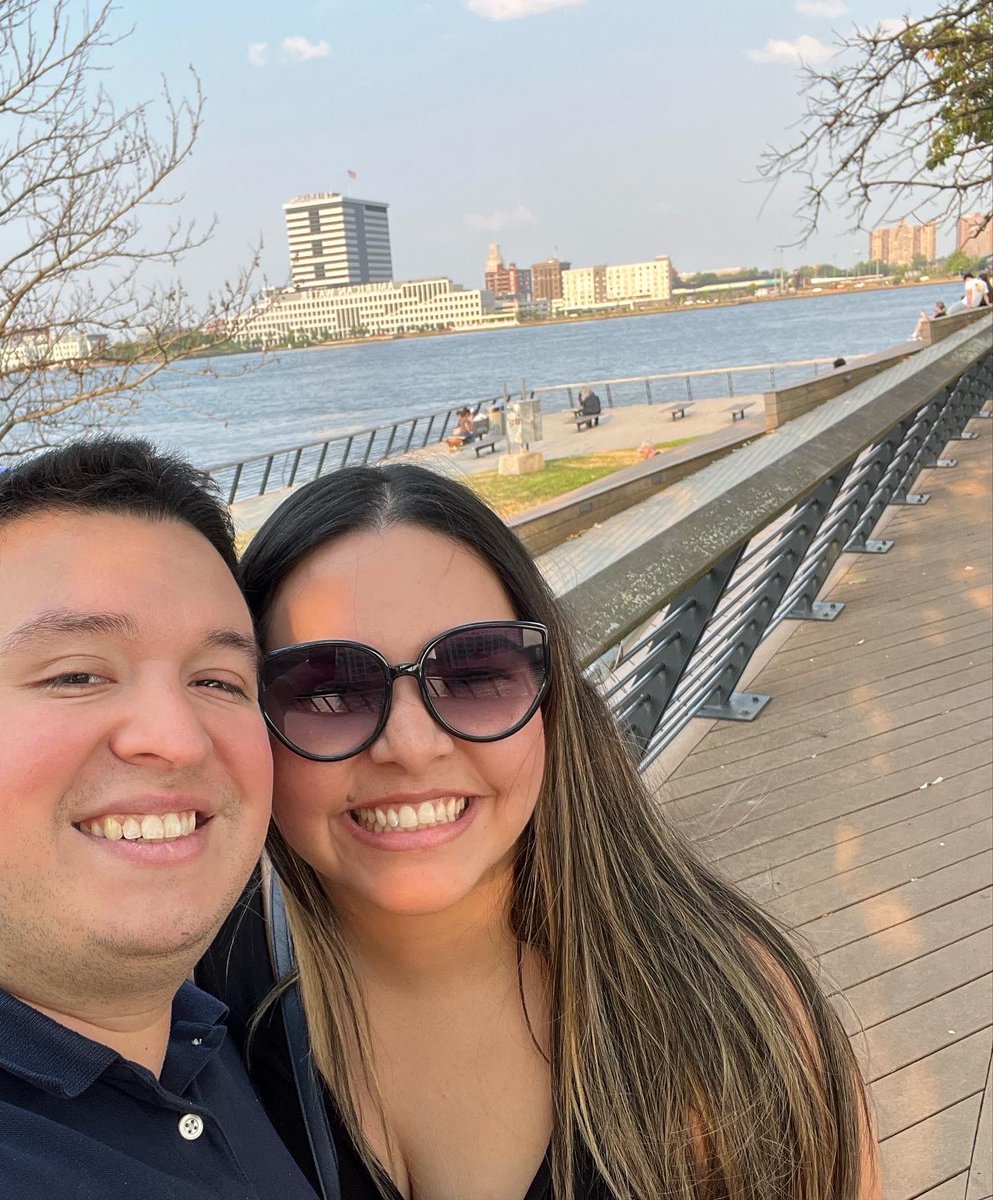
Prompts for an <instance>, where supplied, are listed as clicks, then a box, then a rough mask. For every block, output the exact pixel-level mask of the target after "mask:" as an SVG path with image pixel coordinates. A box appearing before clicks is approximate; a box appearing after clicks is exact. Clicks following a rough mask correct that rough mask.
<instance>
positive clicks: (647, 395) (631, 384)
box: [207, 358, 832, 504]
mask: <svg viewBox="0 0 993 1200" xmlns="http://www.w3.org/2000/svg"><path fill="white" fill-rule="evenodd" d="M831 362H832V360H831V359H828V358H806V359H796V360H793V361H791V362H785V363H753V364H748V365H745V366H733V367H708V368H705V369H701V370H696V371H673V372H665V373H661V374H655V375H636V376H626V377H619V378H616V379H587V380H583V382H582V383H562V384H551V385H547V386H544V387H535V388H533V389H529V388H528V386H527V384H526V382H524V381H522V383H521V391H520V393H516V392H515V393H514V394H515V395H517V394H522V395H527V394H530V392H531V391H533V392H534V395H535V396H540V397H541V399H542V407H543V409H544V410H545V411H546V412H559V411H565V409H567V408H572V407H574V405H575V398H574V392H576V391H577V390H578V388H580V387H584V386H587V387H592V388H594V389H595V390H596V389H599V390H600V391H602V392H603V393H604V401H605V403H606V406H607V407H608V408H613V407H614V406H615V405H624V404H644V403H646V402H647V403H649V404H653V403H654V404H665V403H674V402H676V401H681V400H694V399H700V400H702V399H719V398H721V397H723V396H734V395H735V379H736V377H738V376H741V377H742V378H743V379H744V380H746V381H747V384H748V385H751V387H752V390H755V389H756V388H758V387H759V383H760V380H761V379H762V376H763V374H764V375H765V376H767V378H768V381H769V387H770V388H772V389H774V388H776V387H777V386H783V385H784V384H786V383H796V382H799V381H800V380H801V379H806V378H809V376H810V374H811V373H813V374H814V375H816V374H817V373H818V372H819V370H820V369H821V368H822V367H824V366H825V365H826V364H830V363H831ZM694 381H696V389H695V391H694ZM763 382H764V380H763ZM740 386H741V385H740V382H739V392H740ZM510 398H511V397H510V396H509V395H508V393H507V391H506V389H504V392H503V394H502V395H500V396H494V397H492V398H490V399H485V400H473V401H468V400H466V401H460V402H459V403H457V404H453V405H452V406H451V407H449V408H447V409H440V410H437V411H434V412H428V413H421V414H418V415H417V416H413V417H403V418H401V419H399V420H396V421H391V422H388V423H386V424H383V425H375V426H370V427H368V428H363V429H357V430H352V431H351V432H349V433H343V434H336V435H335V436H334V437H330V438H319V439H315V440H313V441H309V442H303V443H298V444H295V445H292V446H283V447H280V448H279V449H276V450H270V451H268V452H266V453H262V454H252V455H248V456H246V457H245V458H240V459H235V460H233V461H231V462H223V463H215V464H213V465H211V466H208V467H207V471H208V472H209V474H210V475H211V476H212V477H213V478H214V479H215V481H216V482H217V483H218V485H219V486H220V489H221V492H222V494H223V495H224V496H225V498H226V500H227V502H228V504H234V503H235V502H236V501H238V500H245V499H248V498H249V497H253V496H264V495H266V494H267V493H268V492H274V491H281V490H283V489H285V488H290V487H293V486H294V485H296V484H298V483H305V482H308V481H309V480H311V479H318V478H320V476H321V475H326V474H328V472H330V471H336V470H338V469H340V468H341V467H344V466H365V465H367V464H369V463H376V462H381V461H382V460H383V459H386V458H390V457H391V456H393V455H399V454H406V453H408V452H410V451H411V450H417V449H422V448H423V447H425V446H427V445H429V444H433V443H434V444H436V443H440V442H442V441H443V440H444V439H445V437H446V436H447V435H448V434H449V433H450V432H451V430H452V429H453V428H454V426H455V424H456V422H457V416H458V411H459V409H460V408H462V407H464V406H465V405H467V404H468V405H470V407H478V408H479V409H480V411H483V410H485V409H486V408H488V407H490V406H492V405H499V404H503V403H505V402H506V400H508V399H510Z"/></svg>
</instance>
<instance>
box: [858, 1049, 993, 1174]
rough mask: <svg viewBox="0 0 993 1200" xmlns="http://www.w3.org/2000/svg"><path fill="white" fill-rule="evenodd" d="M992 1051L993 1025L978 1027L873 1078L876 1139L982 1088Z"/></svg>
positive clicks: (899, 1131)
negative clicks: (920, 1057)
mask: <svg viewBox="0 0 993 1200" xmlns="http://www.w3.org/2000/svg"><path fill="white" fill-rule="evenodd" d="M991 1052H993V1029H991V1028H986V1029H981V1030H979V1032H978V1033H973V1034H970V1035H969V1036H968V1037H964V1038H961V1039H960V1040H959V1041H957V1042H953V1043H952V1044H951V1045H950V1046H946V1047H945V1048H944V1049H943V1050H939V1051H938V1052H937V1053H936V1054H932V1055H929V1056H928V1057H927V1058H922V1059H919V1060H918V1061H917V1062H915V1063H911V1064H910V1065H909V1066H907V1067H904V1068H903V1069H902V1070H900V1071H894V1072H893V1074H892V1075H887V1076H886V1078H885V1079H879V1080H877V1081H876V1083H875V1084H874V1085H873V1088H872V1098H873V1102H874V1104H875V1107H876V1123H877V1127H878V1131H879V1137H880V1140H882V1141H885V1140H886V1139H887V1138H891V1137H893V1136H895V1135H896V1134H898V1133H902V1132H903V1131H904V1130H905V1129H910V1128H911V1127H912V1126H914V1125H919V1124H920V1123H921V1121H926V1120H927V1119H928V1118H929V1117H933V1116H934V1115H935V1114H936V1113H940V1112H944V1111H945V1109H947V1108H951V1106H952V1105H953V1104H958V1102H959V1101H960V1100H964V1099H967V1098H968V1097H969V1096H975V1095H977V1094H978V1093H980V1092H981V1091H982V1090H983V1087H984V1085H985V1083H986V1077H987V1074H988V1069H989V1067H988V1065H989V1059H990V1053H991ZM966 1165H968V1161H967V1163H966Z"/></svg>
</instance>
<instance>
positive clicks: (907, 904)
mask: <svg viewBox="0 0 993 1200" xmlns="http://www.w3.org/2000/svg"><path fill="white" fill-rule="evenodd" d="M991 875H993V854H990V853H989V852H988V851H987V852H985V853H982V854H976V855H973V856H972V857H971V858H967V859H964V860H962V861H961V862H957V863H952V864H951V865H950V866H948V867H944V868H943V869H942V870H940V871H935V872H934V873H933V874H931V875H927V876H925V877H924V878H923V879H915V880H913V881H911V882H909V883H905V884H904V885H903V886H902V887H898V888H892V889H891V890H890V891H888V892H883V893H882V894H881V895H879V896H873V897H871V898H870V899H868V900H865V901H863V902H862V903H861V904H850V905H848V906H847V907H845V908H843V909H841V910H839V911H837V912H831V913H825V914H824V916H822V917H817V918H816V919H815V920H813V921H807V922H805V923H804V924H803V925H800V926H798V929H799V932H800V934H801V935H802V936H803V937H804V938H806V940H807V941H808V942H809V943H810V945H811V946H812V947H813V948H814V950H815V952H817V953H823V952H824V951H825V950H834V949H836V948H837V947H838V946H844V945H847V944H848V943H849V942H854V941H856V940H858V939H860V938H864V937H865V936H866V935H867V934H871V933H878V932H880V930H883V929H889V928H890V927H891V926H893V925H900V924H902V923H903V922H904V921H907V920H908V919H909V918H911V917H915V916H919V915H920V914H921V913H926V912H930V911H931V910H932V909H935V908H940V907H941V906H942V905H944V904H947V903H948V902H949V901H951V900H958V899H960V898H961V897H962V896H968V895H971V893H973V892H979V891H982V890H983V889H984V888H987V887H989V881H990V877H991Z"/></svg>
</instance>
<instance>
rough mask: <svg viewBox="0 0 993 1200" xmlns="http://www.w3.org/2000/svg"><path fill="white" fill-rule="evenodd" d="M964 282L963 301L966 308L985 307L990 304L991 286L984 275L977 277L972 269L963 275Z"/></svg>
mask: <svg viewBox="0 0 993 1200" xmlns="http://www.w3.org/2000/svg"><path fill="white" fill-rule="evenodd" d="M962 282H963V283H964V284H965V294H964V295H963V297H962V303H963V304H964V305H965V307H966V308H984V307H985V306H986V305H988V304H989V299H990V288H989V284H988V283H987V282H986V281H985V280H984V279H983V278H982V276H980V277H979V278H978V279H977V278H976V277H975V275H973V273H972V272H971V271H966V272H964V273H963V275H962Z"/></svg>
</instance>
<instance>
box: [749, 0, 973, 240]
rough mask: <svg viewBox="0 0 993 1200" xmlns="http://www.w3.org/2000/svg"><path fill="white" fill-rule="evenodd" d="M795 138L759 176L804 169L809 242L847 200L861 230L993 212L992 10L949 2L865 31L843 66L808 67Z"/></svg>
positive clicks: (853, 41)
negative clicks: (912, 220)
mask: <svg viewBox="0 0 993 1200" xmlns="http://www.w3.org/2000/svg"><path fill="white" fill-rule="evenodd" d="M802 74H803V79H804V83H803V88H802V94H803V96H804V97H805V100H806V106H805V111H804V114H803V116H802V117H801V118H800V120H799V121H798V123H797V125H796V127H795V128H796V131H797V133H796V137H795V138H794V140H793V141H792V143H791V144H789V145H786V146H785V147H782V148H776V147H774V146H771V147H769V149H768V150H767V151H766V153H765V154H764V155H763V158H762V161H761V164H760V166H759V171H760V173H761V175H762V176H763V177H764V178H766V179H767V180H769V181H770V182H771V183H773V184H776V183H778V182H780V181H782V180H784V179H786V178H787V177H793V176H799V177H800V178H801V179H802V181H803V194H802V199H801V204H800V207H799V209H798V211H797V216H798V217H799V218H800V220H801V222H802V235H801V241H802V240H805V239H806V238H807V237H809V236H810V235H811V234H812V233H813V232H814V231H815V230H816V229H817V228H818V227H819V225H820V222H821V220H822V218H823V215H824V213H825V211H826V210H828V209H829V208H831V207H832V206H835V205H836V206H837V207H839V208H840V209H841V210H842V211H843V212H844V213H845V214H846V215H847V216H848V217H849V218H850V219H851V221H852V224H853V227H854V228H864V227H865V223H866V220H867V218H868V217H869V215H870V211H871V213H872V214H873V222H872V223H873V224H879V223H881V222H883V221H885V220H887V219H894V218H897V217H900V218H916V219H919V220H933V219H940V218H942V217H951V216H961V215H963V214H964V213H971V212H980V213H982V214H983V216H984V218H985V221H986V222H987V223H988V222H989V220H990V213H991V211H993V199H991V192H993V188H991V160H990V153H991V146H993V9H991V8H990V5H989V0H951V2H946V3H943V4H941V5H940V6H939V7H938V8H937V9H936V11H934V12H933V13H932V14H931V15H929V16H924V17H920V18H918V19H911V18H910V17H906V18H904V19H903V20H902V21H899V22H894V23H888V24H887V25H885V26H878V27H876V28H874V29H855V30H854V32H853V33H852V34H851V35H849V36H847V37H844V38H841V39H840V40H839V42H838V53H837V54H836V56H835V58H834V60H833V65H832V66H830V67H828V68H826V69H823V70H818V69H815V68H813V67H811V66H805V67H804V68H803V73H802Z"/></svg>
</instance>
